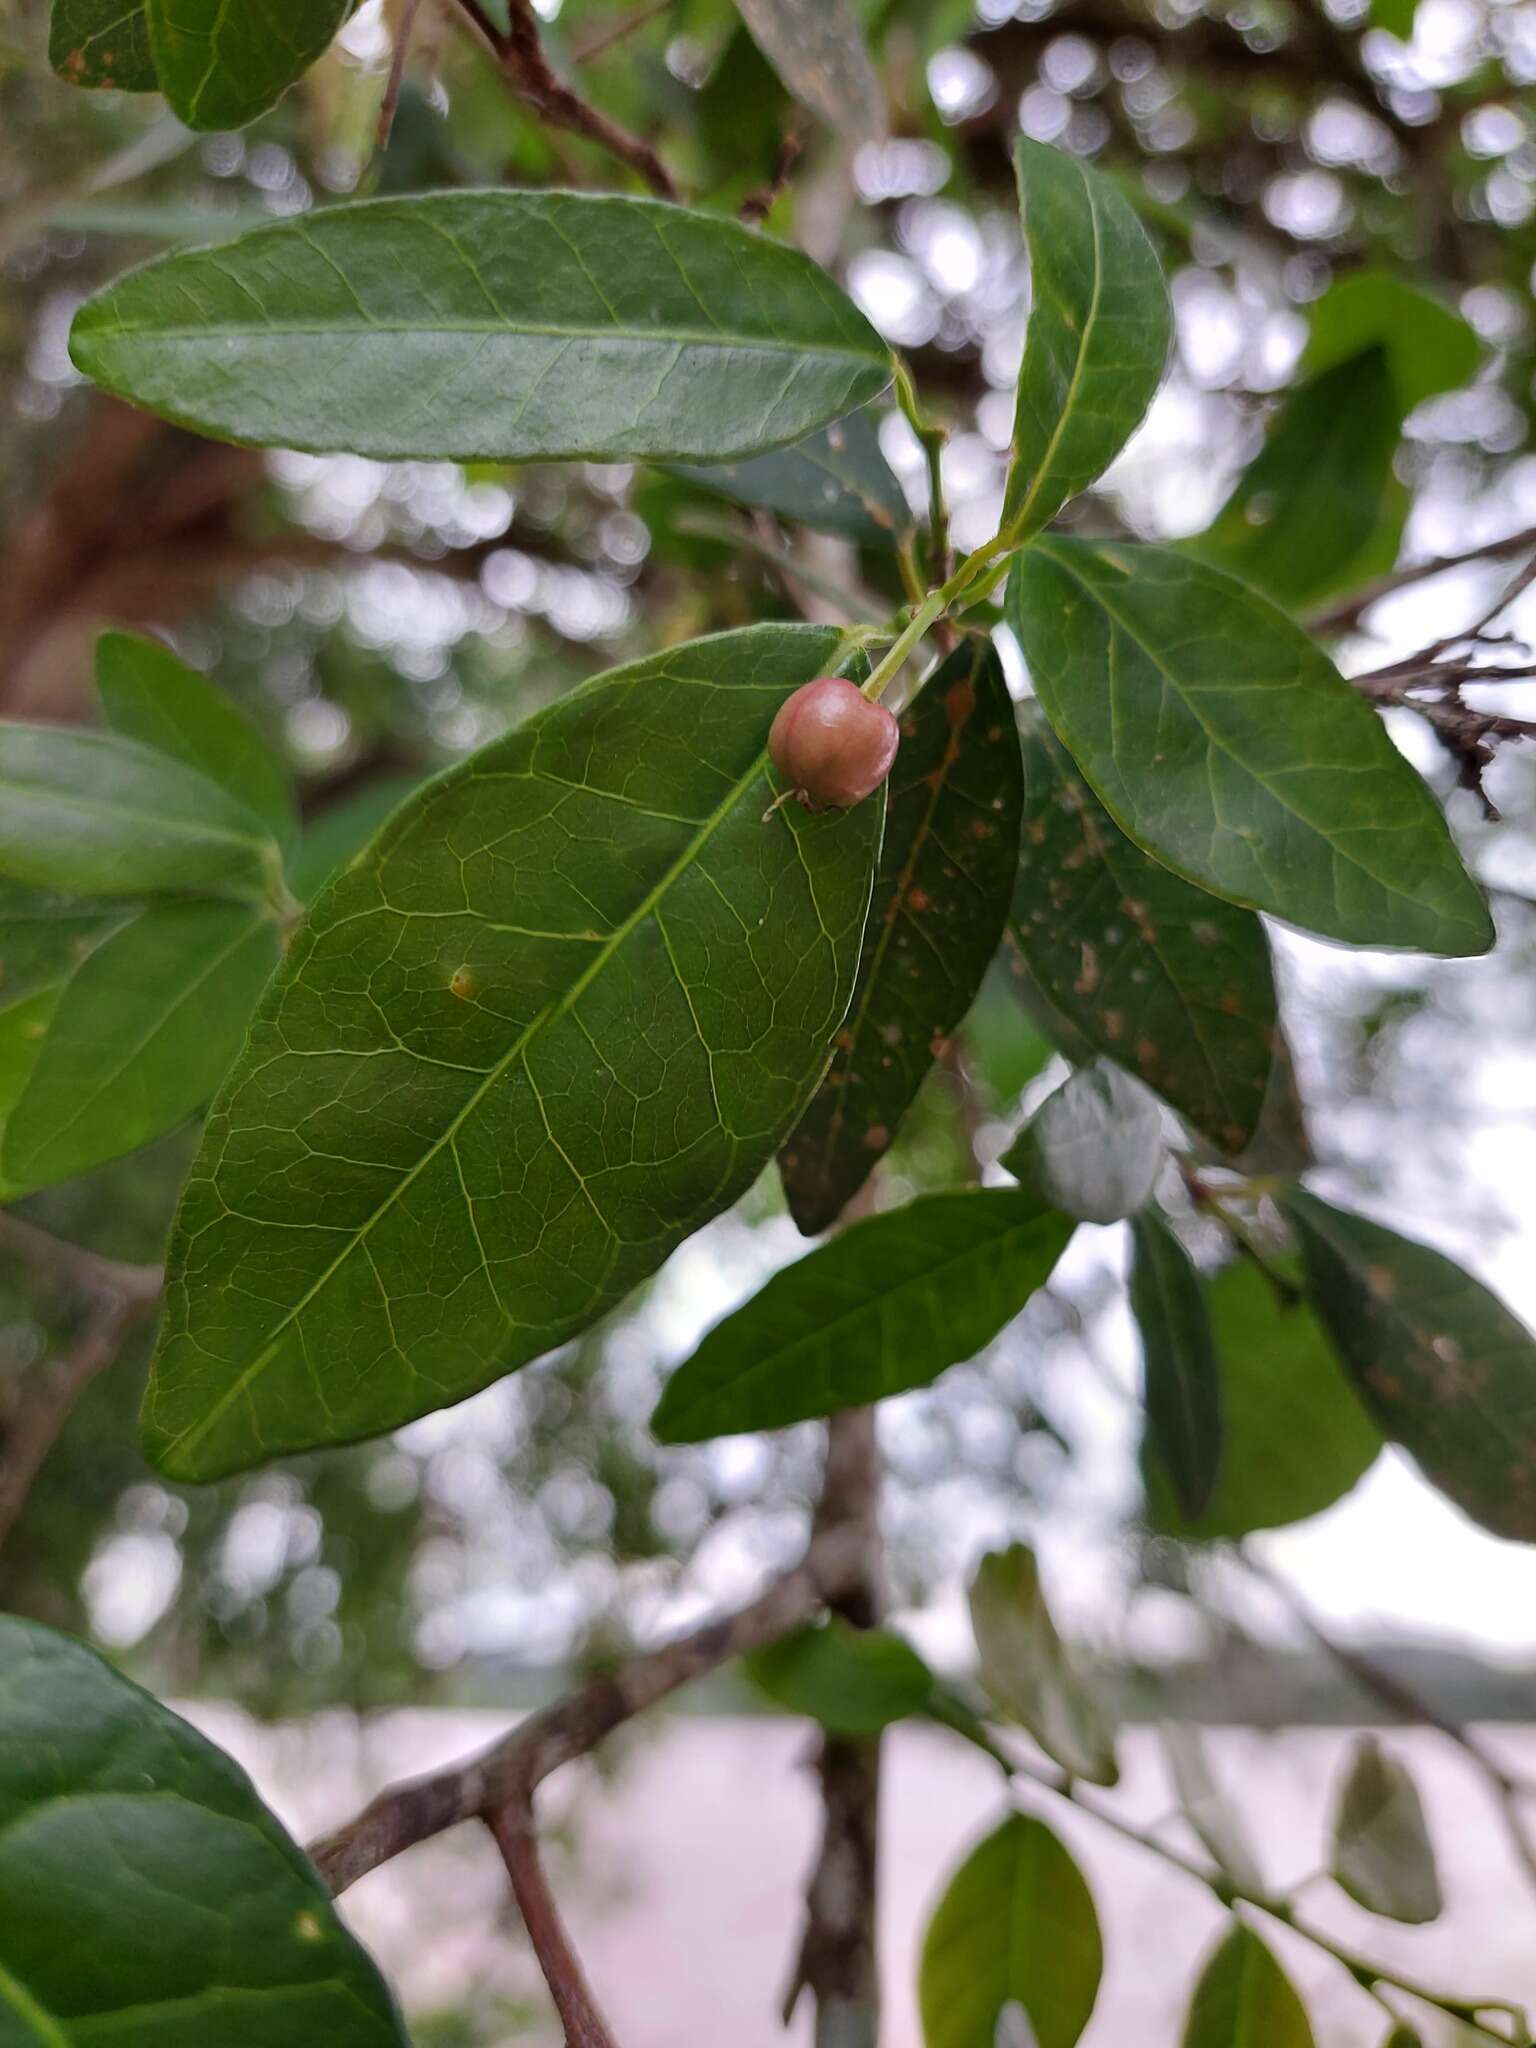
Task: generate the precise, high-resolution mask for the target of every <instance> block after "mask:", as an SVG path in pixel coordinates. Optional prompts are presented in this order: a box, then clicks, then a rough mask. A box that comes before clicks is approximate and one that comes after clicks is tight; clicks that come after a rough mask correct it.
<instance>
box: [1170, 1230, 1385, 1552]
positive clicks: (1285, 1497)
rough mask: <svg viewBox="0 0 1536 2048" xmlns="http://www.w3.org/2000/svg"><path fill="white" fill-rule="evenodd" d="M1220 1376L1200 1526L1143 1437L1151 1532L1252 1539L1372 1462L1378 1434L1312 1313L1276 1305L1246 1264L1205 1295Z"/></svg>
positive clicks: (1312, 1508)
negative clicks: (1216, 1431) (1173, 1492)
mask: <svg viewBox="0 0 1536 2048" xmlns="http://www.w3.org/2000/svg"><path fill="white" fill-rule="evenodd" d="M1206 1305H1207V1308H1208V1310H1209V1312H1210V1318H1211V1328H1212V1331H1213V1333H1214V1335H1215V1339H1216V1355H1217V1360H1218V1364H1219V1369H1220V1373H1221V1393H1220V1407H1221V1423H1222V1448H1221V1459H1220V1463H1219V1465H1218V1467H1217V1473H1216V1484H1215V1487H1214V1490H1213V1491H1212V1494H1211V1497H1210V1499H1209V1501H1208V1502H1207V1503H1206V1505H1205V1508H1204V1510H1203V1512H1202V1513H1201V1514H1200V1516H1199V1518H1198V1519H1197V1520H1195V1521H1193V1522H1190V1521H1186V1519H1185V1518H1184V1517H1183V1516H1182V1515H1181V1514H1180V1513H1179V1511H1178V1507H1177V1498H1176V1496H1173V1497H1170V1489H1169V1485H1168V1482H1167V1480H1166V1478H1165V1477H1164V1473H1163V1467H1162V1465H1161V1463H1160V1462H1159V1461H1158V1460H1157V1458H1156V1456H1155V1451H1154V1445H1153V1441H1152V1439H1151V1436H1150V1433H1149V1438H1148V1442H1147V1444H1146V1446H1145V1454H1144V1458H1143V1470H1144V1476H1145V1478H1146V1481H1147V1489H1148V1505H1149V1512H1150V1518H1151V1521H1152V1523H1153V1526H1154V1527H1156V1528H1159V1529H1163V1530H1166V1531H1168V1532H1169V1533H1171V1534H1175V1535H1179V1536H1183V1537H1188V1538H1190V1539H1193V1540H1200V1541H1211V1542H1214V1541H1217V1540H1219V1539H1221V1538H1232V1539H1235V1538H1238V1537H1242V1536H1250V1535H1252V1534H1253V1533H1254V1531H1255V1530H1258V1529H1278V1528H1283V1527H1284V1526H1285V1525H1286V1524H1287V1523H1289V1522H1299V1521H1303V1520H1305V1519H1306V1517H1307V1516H1308V1515H1316V1514H1321V1513H1322V1511H1323V1509H1324V1508H1329V1507H1332V1506H1333V1504H1334V1502H1335V1501H1338V1500H1342V1499H1343V1497H1344V1495H1345V1494H1346V1493H1348V1492H1349V1490H1350V1488H1351V1487H1352V1486H1353V1485H1354V1484H1355V1482H1356V1481H1357V1480H1358V1479H1359V1478H1360V1477H1361V1475H1362V1474H1363V1473H1364V1472H1366V1471H1367V1470H1368V1469H1369V1467H1370V1466H1371V1465H1372V1464H1374V1462H1375V1460H1376V1455H1377V1453H1378V1452H1379V1451H1380V1449H1381V1437H1380V1434H1379V1432H1378V1431H1377V1429H1376V1427H1375V1425H1374V1423H1372V1421H1371V1419H1370V1417H1369V1416H1368V1415H1367V1414H1366V1412H1365V1410H1364V1409H1363V1408H1362V1407H1361V1405H1360V1403H1359V1401H1358V1400H1357V1399H1356V1397H1355V1392H1354V1389H1353V1388H1352V1387H1351V1385H1350V1383H1349V1380H1348V1379H1347V1378H1346V1376H1345V1374H1344V1373H1343V1371H1342V1370H1341V1368H1340V1366H1339V1363H1338V1360H1337V1359H1336V1358H1335V1357H1334V1354H1333V1349H1332V1346H1331V1345H1330V1344H1329V1342H1328V1339H1327V1338H1326V1337H1325V1336H1324V1334H1323V1332H1322V1330H1321V1329H1320V1328H1319V1326H1318V1323H1317V1321H1316V1319H1315V1317H1314V1316H1313V1315H1312V1314H1311V1312H1310V1310H1308V1309H1307V1308H1305V1307H1304V1306H1303V1305H1302V1304H1300V1303H1299V1302H1298V1303H1283V1302H1282V1301H1281V1300H1280V1298H1279V1296H1278V1295H1277V1293H1276V1291H1275V1288H1274V1286H1273V1284H1272V1283H1271V1282H1270V1281H1269V1280H1268V1279H1266V1278H1265V1276H1264V1274H1262V1273H1261V1272H1260V1271H1259V1269H1258V1267H1257V1266H1255V1265H1253V1264H1252V1263H1251V1262H1250V1261H1249V1260H1247V1259H1238V1260H1236V1261H1234V1263H1233V1264H1232V1265H1230V1266H1227V1267H1225V1268H1224V1269H1223V1271H1222V1272H1220V1273H1218V1274H1217V1276H1216V1278H1215V1279H1214V1280H1213V1281H1212V1282H1211V1283H1210V1285H1209V1287H1208V1288H1207V1290H1206Z"/></svg>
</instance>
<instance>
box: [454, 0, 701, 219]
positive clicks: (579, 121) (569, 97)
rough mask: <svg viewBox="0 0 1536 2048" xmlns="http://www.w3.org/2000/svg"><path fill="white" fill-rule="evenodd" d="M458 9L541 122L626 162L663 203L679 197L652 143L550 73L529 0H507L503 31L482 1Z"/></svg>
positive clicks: (464, 1) (461, 0)
mask: <svg viewBox="0 0 1536 2048" xmlns="http://www.w3.org/2000/svg"><path fill="white" fill-rule="evenodd" d="M457 5H458V8H459V11H460V13H461V14H462V15H463V16H464V18H465V20H466V21H468V22H469V24H470V25H471V27H472V28H473V29H474V31H475V33H476V35H477V36H478V37H479V39H480V41H481V42H483V43H484V44H485V45H486V47H487V48H488V49H489V50H490V52H491V54H492V56H493V57H494V58H495V59H496V61H497V63H498V64H499V65H500V66H501V69H502V71H503V73H504V74H505V75H506V77H507V79H508V81H509V83H510V84H512V85H513V86H515V87H516V89H517V91H518V92H519V94H520V95H521V96H522V98H523V99H525V100H526V101H527V102H528V105H529V106H530V107H531V108H532V110H533V112H534V113H535V114H536V115H537V116H538V118H539V120H541V121H542V122H544V124H545V125H546V126H547V127H550V128H561V129H564V130H565V131H566V132H567V133H568V134H571V135H581V136H584V137H585V138H586V139H587V141H588V142H594V143H596V144H597V146H598V148H599V149H604V150H606V151H607V152H608V154H609V155H610V156H612V157H616V158H617V159H618V161H619V162H620V163H623V164H627V165H628V166H629V168H630V169H631V170H632V171H634V172H636V173H637V174H638V175H639V176H640V177H642V178H643V179H644V180H645V182H646V183H647V184H648V185H649V186H650V188H651V190H652V191H653V192H655V193H658V194H659V195H660V196H661V197H662V198H663V199H676V198H677V196H678V192H677V186H676V184H675V183H674V182H673V178H672V174H671V172H670V171H669V170H668V169H667V167H666V165H665V164H664V163H663V162H662V160H661V158H660V157H659V156H658V155H657V154H656V151H655V150H654V149H653V148H652V147H651V145H650V143H648V142H647V141H646V140H645V139H644V137H643V136H639V135H632V134H631V133H630V132H629V130H628V129H627V128H623V127H621V126H620V125H619V123H618V122H617V121H614V120H611V119H610V118H609V116H608V115H607V114H604V113H602V112H601V111H600V110H599V109H598V108H596V107H594V106H592V105H590V104H589V103H588V102H587V101H586V100H584V99H583V98H582V97H581V94H580V93H579V92H576V91H575V90H574V89H573V88H572V87H571V86H569V85H567V84H566V83H565V82H564V80H563V79H561V78H559V77H557V76H556V74H555V73H554V71H553V70H551V68H550V64H549V59H548V58H547V57H546V56H545V54H544V46H543V44H542V43H541V42H540V40H539V24H538V17H537V16H536V15H535V13H534V11H533V8H532V6H531V5H530V4H529V0H509V4H508V9H507V27H506V30H505V32H503V31H502V30H500V29H498V28H497V27H496V25H495V23H494V22H493V21H492V20H491V18H490V16H489V15H488V14H487V13H486V11H485V9H484V7H482V6H481V4H480V0H457Z"/></svg>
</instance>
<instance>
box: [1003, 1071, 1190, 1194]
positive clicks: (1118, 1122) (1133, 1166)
mask: <svg viewBox="0 0 1536 2048" xmlns="http://www.w3.org/2000/svg"><path fill="white" fill-rule="evenodd" d="M1166 1154H1167V1146H1166V1145H1165V1143H1164V1140H1163V1113H1162V1111H1161V1109H1159V1108H1158V1106H1157V1103H1156V1101H1155V1100H1154V1099H1153V1097H1152V1096H1151V1095H1149V1094H1148V1093H1147V1091H1146V1089H1145V1088H1143V1087H1142V1085H1141V1083H1140V1082H1139V1081H1135V1080H1133V1079H1132V1078H1131V1076H1130V1075H1129V1074H1127V1073H1124V1072H1122V1070H1121V1069H1120V1068H1119V1067H1117V1066H1114V1065H1112V1064H1111V1062H1110V1061H1108V1060H1095V1061H1094V1062H1093V1064H1092V1065H1091V1066H1087V1067H1079V1068H1078V1069H1077V1071H1076V1072H1075V1073H1073V1074H1069V1075H1068V1076H1067V1078H1066V1080H1065V1081H1063V1082H1062V1084H1061V1086H1060V1087H1059V1088H1058V1089H1057V1090H1056V1091H1055V1093H1054V1094H1051V1095H1048V1096H1047V1097H1046V1098H1045V1100H1044V1102H1042V1103H1041V1105H1040V1107H1039V1108H1038V1109H1037V1110H1036V1111H1035V1113H1034V1115H1033V1116H1032V1117H1031V1118H1030V1120H1029V1122H1028V1123H1027V1124H1026V1125H1025V1126H1024V1128H1023V1130H1022V1131H1021V1132H1020V1133H1019V1135H1018V1137H1017V1138H1015V1139H1014V1141H1013V1143H1012V1144H1011V1145H1010V1146H1009V1148H1008V1150H1007V1151H1006V1152H1005V1153H1004V1154H1003V1156H1002V1159H1001V1161H1000V1162H999V1163H1000V1165H1001V1166H1002V1167H1003V1168H1004V1170H1005V1171H1006V1172H1008V1173H1011V1174H1012V1175H1013V1176H1014V1178H1015V1179H1016V1180H1018V1181H1020V1182H1022V1183H1023V1185H1024V1186H1025V1187H1030V1188H1033V1189H1034V1190H1035V1191H1036V1193H1037V1194H1039V1195H1040V1197H1041V1199H1042V1200H1043V1201H1046V1202H1049V1203H1050V1204H1051V1206H1052V1208H1055V1209H1061V1210H1063V1211H1064V1212H1065V1213H1066V1214H1067V1215H1068V1216H1075V1217H1076V1218H1077V1219H1078V1221H1079V1222H1081V1223H1118V1222H1119V1221H1120V1220H1121V1218H1122V1217H1125V1216H1129V1215H1131V1214H1132V1213H1133V1211H1135V1210H1137V1209H1139V1208H1140V1207H1141V1206H1142V1204H1143V1203H1144V1202H1146V1201H1148V1200H1150V1198H1151V1194H1152V1190H1153V1189H1154V1188H1155V1187H1156V1186H1157V1182H1158V1176H1159V1175H1160V1174H1161V1172H1162V1170H1163V1160H1164V1158H1165V1156H1166Z"/></svg>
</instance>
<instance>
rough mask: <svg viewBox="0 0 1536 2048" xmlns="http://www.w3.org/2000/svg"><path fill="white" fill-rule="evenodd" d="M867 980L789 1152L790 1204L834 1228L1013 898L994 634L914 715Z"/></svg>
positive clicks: (878, 884)
mask: <svg viewBox="0 0 1536 2048" xmlns="http://www.w3.org/2000/svg"><path fill="white" fill-rule="evenodd" d="M901 731H902V738H901V750H900V752H899V753H898V754H897V756H896V766H895V768H894V769H893V770H892V772H891V779H890V782H889V783H888V785H887V794H886V813H885V843H884V846H883V848H882V850H881V855H880V872H879V874H878V875H877V876H876V878H875V894H874V901H873V903H872V904H871V906H870V917H869V929H868V932H867V934H866V937H865V942H864V957H863V959H862V961H861V962H860V963H859V980H858V986H857V987H856V988H855V990H854V995H853V1003H852V1005H851V1007H850V1008H849V1012H848V1016H847V1019H846V1021H845V1022H844V1025H843V1028H842V1030H841V1031H840V1032H839V1033H838V1035H837V1047H836V1050H835V1051H834V1053H833V1055H832V1064H831V1066H830V1067H829V1068H828V1069H827V1072H826V1074H825V1076H824V1077H823V1079H822V1083H821V1086H820V1088H819V1089H818V1090H817V1092H816V1094H815V1096H814V1097H813V1098H812V1101H811V1104H810V1107H809V1108H808V1109H807V1110H806V1112H805V1115H804V1116H803V1117H802V1118H801V1119H800V1122H799V1123H798V1124H797V1125H796V1127H795V1129H794V1131H793V1132H792V1133H791V1134H790V1136H789V1138H788V1139H787V1140H786V1141H785V1145H784V1149H783V1151H782V1152H781V1153H780V1155H779V1170H780V1172H781V1173H782V1175H783V1177H784V1192H785V1194H786V1195H787V1196H788V1198H789V1208H790V1214H791V1215H792V1216H793V1217H794V1219H795V1221H796V1223H798V1224H799V1226H800V1228H801V1229H802V1230H803V1231H805V1232H806V1233H807V1234H808V1235H810V1234H812V1233H814V1232H816V1231H819V1230H825V1229H826V1228H827V1226H828V1225H829V1224H831V1223H833V1222H835V1220H836V1219H837V1216H838V1215H839V1213H840V1212H841V1210H842V1209H843V1207H844V1205H845V1204H846V1203H847V1202H848V1201H850V1200H851V1199H852V1197H853V1196H854V1195H855V1194H857V1193H858V1191H859V1189H860V1188H861V1187H862V1186H863V1184H864V1182H865V1180H866V1178H867V1177H868V1175H869V1173H870V1172H871V1170H872V1169H873V1168H874V1167H875V1165H876V1164H877V1163H878V1162H879V1161H880V1160H881V1159H882V1158H883V1157H884V1156H885V1153H886V1151H887V1150H888V1149H889V1147H890V1144H891V1141H892V1140H893V1138H894V1137H895V1135H896V1131H897V1128H898V1126H899V1125H900V1123H901V1120H902V1118H903V1117H904V1116H905V1115H906V1113H907V1111H908V1110H909V1109H910V1108H911V1106H912V1104H913V1102H914V1100H915V1099H916V1096H917V1092H918V1090H919V1089H920V1088H921V1086H922V1084H923V1082H924V1080H925V1079H926V1077H927V1075H928V1072H929V1070H930V1069H931V1067H932V1065H933V1061H934V1058H935V1055H936V1053H937V1052H938V1050H939V1049H941V1048H942V1046H943V1045H944V1043H945V1041H946V1040H947V1039H948V1037H949V1035H950V1033H951V1032H952V1031H953V1030H954V1029H955V1028H956V1026H957V1025H958V1024H959V1022H960V1020H961V1018H962V1017H963V1016H964V1015H965V1013H966V1011H967V1010H968V1009H969V1008H970V1006H971V1004H972V1002H973V1001H974V1000H975V997H976V992H977V990H978V989H979V988H980V986H981V980H982V976H983V975H984V974H985V973H986V971H987V968H988V967H989V965H990V964H991V961H992V958H993V955H994V954H995V953H996V951H997V948H998V944H999V941H1000V940H1001V938H1002V936H1003V927H1004V924H1005V923H1006V921H1007V917H1008V907H1009V904H1010V902H1011V900H1012V896H1013V888H1014V878H1015V876H1016V874H1017V872H1018V864H1019V815H1020V811H1021V808H1022V805H1023V782H1022V777H1021V773H1020V768H1019V747H1018V739H1017V734H1016V727H1015V724H1014V716H1013V707H1012V704H1011V703H1010V701H1009V697H1008V689H1007V685H1006V684H1005V683H1004V681H1003V676H1002V670H1001V669H1000V667H999V666H998V662H997V657H996V655H995V654H994V653H993V652H992V651H991V649H990V648H989V647H986V646H983V645H980V644H974V643H971V644H967V645H966V646H963V647H960V648H957V649H956V651H955V652H954V653H953V654H952V655H951V656H950V657H949V658H948V660H947V661H945V662H944V663H943V664H942V665H941V667H940V668H939V670H938V671H937V673H936V674H935V675H934V676H933V677H932V678H931V679H930V681H929V683H928V685H927V687H926V688H925V689H924V691H923V693H922V695H921V696H920V697H919V698H918V700H917V702H916V703H915V704H914V705H913V707H912V708H911V710H909V711H908V712H907V713H906V714H905V715H904V717H903V719H902V722H901Z"/></svg>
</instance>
